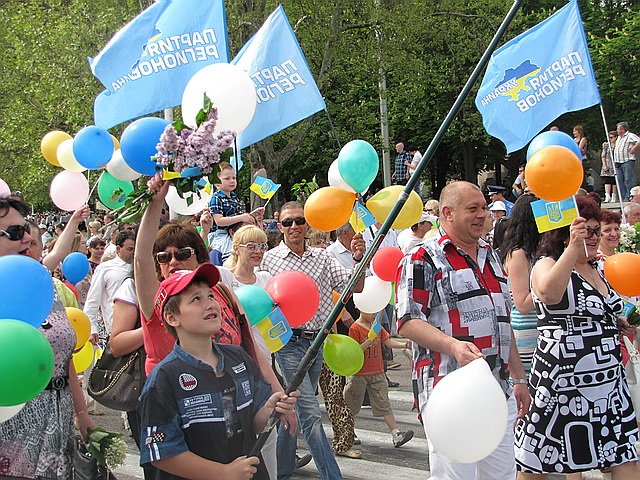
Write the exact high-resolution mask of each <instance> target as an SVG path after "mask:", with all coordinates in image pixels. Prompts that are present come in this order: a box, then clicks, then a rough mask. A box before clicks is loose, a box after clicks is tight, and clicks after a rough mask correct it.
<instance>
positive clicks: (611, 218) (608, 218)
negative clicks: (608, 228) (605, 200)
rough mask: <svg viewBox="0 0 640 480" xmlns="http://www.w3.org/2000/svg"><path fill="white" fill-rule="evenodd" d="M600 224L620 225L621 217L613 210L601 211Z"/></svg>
mask: <svg viewBox="0 0 640 480" xmlns="http://www.w3.org/2000/svg"><path fill="white" fill-rule="evenodd" d="M600 222H601V223H617V224H618V225H620V224H621V223H622V215H620V214H619V213H618V212H616V211H614V210H608V209H606V208H603V209H602V217H601V218H600Z"/></svg>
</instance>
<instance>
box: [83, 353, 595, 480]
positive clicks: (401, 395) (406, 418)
mask: <svg viewBox="0 0 640 480" xmlns="http://www.w3.org/2000/svg"><path fill="white" fill-rule="evenodd" d="M396 360H398V361H399V362H400V363H401V364H402V366H401V368H400V369H398V370H390V371H389V372H388V374H389V377H390V378H391V379H392V380H395V381H397V382H400V387H399V388H394V389H390V392H389V397H390V400H391V404H392V407H393V409H394V413H395V416H396V419H397V420H398V423H399V424H400V429H401V430H407V429H413V430H414V431H415V437H414V438H413V440H411V441H410V442H409V443H407V444H405V445H404V446H402V447H401V448H394V447H393V444H392V442H391V435H390V434H389V431H388V429H387V427H386V425H385V423H384V421H383V420H382V419H381V418H380V419H378V418H374V417H373V416H372V414H371V409H370V408H363V409H362V410H361V412H360V413H359V414H358V417H357V419H356V434H357V435H358V437H359V438H360V439H361V440H362V445H360V446H358V447H355V448H358V449H359V450H361V451H362V456H363V458H362V459H360V460H354V459H349V458H344V457H338V464H339V465H340V469H341V470H342V473H343V476H344V478H345V479H346V480H365V479H366V480H370V479H373V478H384V477H385V476H388V478H393V479H394V480H405V479H407V480H408V479H412V480H413V479H424V478H429V474H428V468H429V465H428V460H427V441H426V439H425V434H424V431H423V429H422V426H421V425H420V423H419V422H418V419H417V416H416V413H415V412H412V411H411V407H412V402H413V396H412V393H411V380H410V379H411V372H410V368H409V360H408V359H407V357H405V356H404V355H402V354H396ZM320 400H321V402H322V399H320ZM101 408H102V407H101ZM322 408H323V410H324V405H322ZM102 411H103V412H104V414H103V415H101V416H96V417H95V418H96V422H97V423H98V424H99V425H101V426H104V427H105V428H107V429H108V430H112V431H121V430H122V420H121V418H120V414H119V412H114V411H110V410H107V411H105V410H104V409H103V410H102ZM324 425H325V431H326V432H327V436H329V437H331V436H332V431H331V426H330V422H329V419H328V417H326V416H325V422H324ZM127 441H128V443H129V454H128V456H127V462H126V464H125V465H123V466H121V467H119V468H118V469H116V470H115V472H114V473H116V475H117V477H118V479H120V480H134V479H141V478H143V475H142V469H141V468H140V467H139V463H138V462H139V456H138V451H137V448H136V446H135V444H134V443H133V440H131V439H130V438H128V439H127ZM299 448H300V452H301V453H306V452H307V450H306V445H305V443H304V440H303V439H302V436H300V440H299ZM294 478H300V479H305V478H319V477H318V471H317V469H316V467H315V465H314V463H313V461H312V462H311V463H310V464H309V465H308V466H306V467H304V468H302V469H300V470H298V471H297V472H296V475H295V477H294ZM562 478H563V476H561V475H558V476H555V475H553V476H551V477H550V479H551V480H559V479H562ZM583 478H584V479H585V480H586V479H589V480H595V479H602V478H604V477H603V476H602V474H600V472H589V473H587V474H584V475H583Z"/></svg>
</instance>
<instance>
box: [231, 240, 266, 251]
mask: <svg viewBox="0 0 640 480" xmlns="http://www.w3.org/2000/svg"><path fill="white" fill-rule="evenodd" d="M238 246H239V247H244V248H246V249H247V250H249V251H250V252H266V251H267V250H268V249H269V244H267V243H255V242H249V243H241V244H239V245H238Z"/></svg>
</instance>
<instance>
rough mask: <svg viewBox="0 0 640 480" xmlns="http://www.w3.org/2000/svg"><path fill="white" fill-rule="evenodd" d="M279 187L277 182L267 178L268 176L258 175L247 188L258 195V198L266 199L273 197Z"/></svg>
mask: <svg viewBox="0 0 640 480" xmlns="http://www.w3.org/2000/svg"><path fill="white" fill-rule="evenodd" d="M279 188H280V184H279V183H275V182H274V181H273V180H269V179H268V178H264V177H261V176H259V175H258V176H256V178H255V180H254V181H253V183H252V184H251V186H250V187H249V190H251V191H252V192H253V193H255V194H256V195H258V196H259V197H260V198H264V199H265V200H266V199H268V198H271V197H273V195H274V194H275V193H276V192H277V191H278V189H279Z"/></svg>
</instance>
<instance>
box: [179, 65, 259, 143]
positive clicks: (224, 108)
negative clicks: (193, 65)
mask: <svg viewBox="0 0 640 480" xmlns="http://www.w3.org/2000/svg"><path fill="white" fill-rule="evenodd" d="M205 93H206V94H207V96H208V97H209V98H210V99H211V102H212V103H213V106H214V107H216V108H217V109H218V123H217V124H216V129H215V132H214V133H217V132H220V131H223V130H231V131H233V132H235V133H236V135H237V134H239V133H240V132H241V131H242V130H244V129H245V128H247V126H248V125H249V123H251V119H252V118H253V114H254V113H255V111H256V87H255V85H254V84H253V80H251V77H250V76H249V74H248V73H247V72H245V71H244V70H242V69H241V68H240V67H237V66H236V65H231V64H229V63H215V64H213V65H208V66H206V67H204V68H203V69H202V70H199V71H198V72H197V73H196V74H195V75H194V76H193V77H191V80H189V83H188V84H187V86H186V87H185V89H184V93H183V94H182V120H183V121H184V123H186V124H187V125H189V126H190V127H192V128H193V127H195V126H196V115H197V114H198V111H199V110H200V109H201V108H202V107H203V98H204V94H205Z"/></svg>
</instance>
